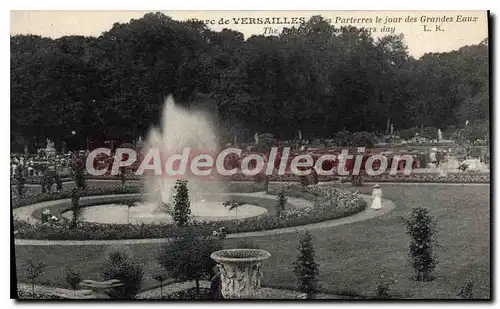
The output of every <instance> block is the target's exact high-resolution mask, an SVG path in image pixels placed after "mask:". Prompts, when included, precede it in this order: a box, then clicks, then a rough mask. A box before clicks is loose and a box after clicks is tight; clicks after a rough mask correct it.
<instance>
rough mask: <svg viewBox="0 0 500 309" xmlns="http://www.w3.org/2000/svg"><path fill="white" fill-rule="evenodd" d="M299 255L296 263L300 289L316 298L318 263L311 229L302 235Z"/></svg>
mask: <svg viewBox="0 0 500 309" xmlns="http://www.w3.org/2000/svg"><path fill="white" fill-rule="evenodd" d="M298 250H299V255H298V256H297V260H296V261H295V263H294V265H295V267H294V269H293V270H294V273H295V275H296V276H297V283H298V288H299V291H301V292H302V293H306V294H307V298H308V299H311V298H314V296H315V295H316V293H317V291H318V279H317V277H318V275H319V270H318V264H317V263H316V262H315V260H314V255H315V250H314V245H313V238H312V235H311V233H309V231H306V232H305V233H304V234H303V235H301V237H300V243H299V246H298Z"/></svg>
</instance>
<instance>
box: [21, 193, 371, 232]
mask: <svg viewBox="0 0 500 309" xmlns="http://www.w3.org/2000/svg"><path fill="white" fill-rule="evenodd" d="M293 186H294V185H293V184H289V185H286V186H284V187H283V190H285V192H288V193H289V194H290V195H292V193H291V192H292V191H296V190H298V189H297V188H295V187H293ZM277 190H279V189H277ZM301 190H304V189H301ZM305 190H307V191H306V192H303V193H295V194H297V195H298V194H309V196H310V197H311V198H313V199H314V203H313V206H303V207H300V208H295V207H289V209H286V210H285V211H283V212H282V214H281V216H279V217H278V216H275V215H271V214H269V213H268V214H267V215H263V216H258V217H253V218H248V219H242V220H231V221H224V222H194V223H193V226H194V228H196V229H199V230H200V232H202V233H204V234H211V233H212V231H214V230H220V228H225V231H226V232H227V233H240V232H253V231H262V230H271V229H278V228H284V227H291V226H299V225H305V224H309V223H316V222H321V221H325V220H331V219H336V218H340V217H345V216H348V215H352V214H354V213H357V212H359V211H361V210H363V209H364V208H365V207H366V203H365V201H364V200H363V199H361V198H359V197H358V196H357V194H356V193H352V192H348V191H344V190H341V189H337V188H321V187H318V186H312V187H309V188H307V189H305ZM101 192H102V191H99V193H101ZM94 193H95V192H94ZM108 193H109V192H108ZM127 193H130V192H127ZM238 198H240V197H238ZM236 199H237V198H236ZM270 202H271V203H272V202H273V201H272V200H271V201H270ZM268 206H269V207H272V205H268ZM18 207H19V206H18ZM221 207H222V205H221ZM14 230H15V237H16V238H21V239H46V240H88V239H94V240H99V239H102V240H104V239H108V240H109V239H144V238H166V237H172V236H175V235H177V233H179V232H180V228H179V227H177V226H175V225H173V224H170V223H165V224H128V225H125V224H101V223H91V222H79V224H78V225H77V227H76V228H70V222H69V220H66V219H63V220H59V221H58V222H57V223H55V224H42V223H36V224H29V223H27V222H24V221H20V220H14Z"/></svg>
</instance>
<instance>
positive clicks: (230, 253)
mask: <svg viewBox="0 0 500 309" xmlns="http://www.w3.org/2000/svg"><path fill="white" fill-rule="evenodd" d="M270 256H271V254H270V253H269V252H267V251H264V250H259V249H227V250H220V251H216V252H214V253H212V255H211V256H210V257H211V258H212V259H213V260H214V261H216V262H217V264H218V266H219V271H220V277H221V293H222V296H223V297H224V298H225V299H255V298H259V296H260V278H261V276H262V272H261V267H262V261H264V260H265V259H267V258H269V257H270Z"/></svg>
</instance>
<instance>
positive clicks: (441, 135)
mask: <svg viewBox="0 0 500 309" xmlns="http://www.w3.org/2000/svg"><path fill="white" fill-rule="evenodd" d="M442 139H443V132H441V129H438V142H440V141H441V140H442Z"/></svg>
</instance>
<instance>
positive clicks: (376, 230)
mask: <svg viewBox="0 0 500 309" xmlns="http://www.w3.org/2000/svg"><path fill="white" fill-rule="evenodd" d="M382 189H383V192H384V197H385V198H388V199H391V200H392V201H394V202H395V204H396V209H395V210H393V211H392V212H391V213H390V214H388V215H385V216H382V217H378V218H375V219H371V220H367V221H363V222H357V223H353V224H349V225H343V226H339V227H335V228H331V229H321V230H312V231H311V233H312V234H313V236H314V237H315V247H316V257H317V261H318V262H319V264H320V283H321V286H322V287H323V288H324V289H325V290H327V291H329V292H332V293H345V294H357V295H367V296H369V295H373V294H374V291H375V288H376V284H377V280H378V278H379V275H380V274H382V273H383V274H384V276H389V277H393V278H394V279H396V280H397V283H396V284H394V285H393V286H391V290H390V293H391V295H395V296H399V297H405V298H406V297H409V298H455V297H456V294H457V292H458V290H459V289H460V287H461V286H462V285H463V284H464V283H465V282H466V281H467V280H472V281H473V282H474V287H475V290H476V297H477V298H489V297H490V292H489V289H490V197H489V190H490V187H489V186H467V185H456V186H444V185H429V186H426V185H416V184H405V185H382ZM370 190H371V187H370V186H368V185H367V186H365V187H363V188H361V190H360V191H362V193H370ZM417 206H422V207H426V208H428V209H429V211H430V213H431V214H432V215H433V216H435V218H436V219H437V220H438V228H439V234H438V236H437V239H438V241H439V245H440V247H438V248H436V252H437V254H438V257H439V265H438V267H437V273H436V275H437V278H436V280H435V281H433V282H425V283H419V282H415V281H412V280H411V279H410V276H411V275H412V271H411V268H410V267H409V266H408V264H407V260H406V256H407V244H408V237H407V235H406V234H405V228H404V226H403V225H402V223H401V222H400V219H399V218H400V217H401V216H404V215H406V214H407V213H408V212H409V211H410V210H411V209H412V208H413V207H417ZM237 241H240V240H239V239H238V240H226V245H227V246H228V247H230V246H232V245H234V244H235V243H236V242H237ZM251 241H252V242H254V243H255V244H257V245H258V246H259V247H260V248H261V249H265V250H268V251H269V252H270V253H271V254H272V256H271V258H269V260H266V261H265V262H264V276H263V281H262V284H263V285H268V286H275V287H278V286H279V287H288V288H291V287H294V286H295V277H294V275H293V273H292V268H293V265H292V263H293V261H294V260H295V257H296V254H297V252H296V246H297V243H298V235H296V234H283V235H275V236H266V237H256V238H252V239H251ZM126 247H128V248H129V249H130V250H131V252H132V253H133V254H134V256H135V257H136V258H138V259H139V260H140V261H141V262H143V263H144V264H145V267H146V268H145V273H146V275H145V278H144V279H145V280H144V284H143V288H145V289H146V288H148V287H152V286H155V285H156V282H155V281H154V280H153V279H152V278H151V276H152V275H153V274H154V273H155V272H156V271H157V266H156V256H157V252H158V250H159V249H160V248H161V245H158V244H148V245H144V244H141V245H130V246H126ZM110 249H111V248H110V247H109V246H68V247H66V246H64V247H63V246H51V247H42V246H32V247H30V246H17V247H16V259H17V261H16V262H17V266H18V267H17V270H18V278H19V280H21V281H26V280H25V273H24V271H23V267H22V263H23V261H25V260H28V259H34V260H35V261H40V260H41V261H44V263H45V264H46V265H47V268H46V269H45V272H44V275H43V276H42V277H40V279H39V280H38V282H40V283H46V284H48V283H50V284H52V285H60V286H64V285H65V284H66V283H65V280H64V276H65V268H66V266H69V265H76V266H78V268H79V269H80V271H81V273H82V277H83V278H85V279H99V268H100V266H101V265H102V263H103V261H104V258H105V256H106V252H107V251H109V250H110Z"/></svg>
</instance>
